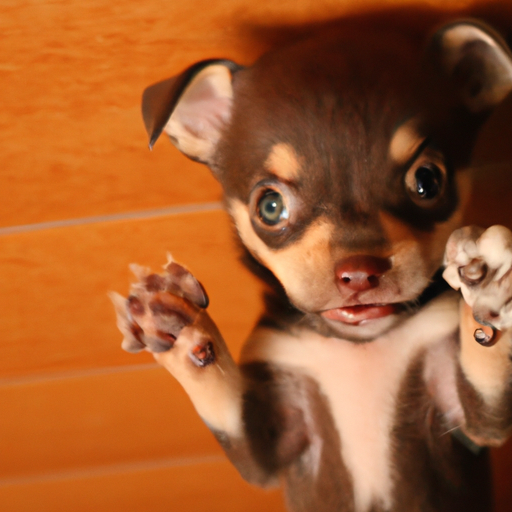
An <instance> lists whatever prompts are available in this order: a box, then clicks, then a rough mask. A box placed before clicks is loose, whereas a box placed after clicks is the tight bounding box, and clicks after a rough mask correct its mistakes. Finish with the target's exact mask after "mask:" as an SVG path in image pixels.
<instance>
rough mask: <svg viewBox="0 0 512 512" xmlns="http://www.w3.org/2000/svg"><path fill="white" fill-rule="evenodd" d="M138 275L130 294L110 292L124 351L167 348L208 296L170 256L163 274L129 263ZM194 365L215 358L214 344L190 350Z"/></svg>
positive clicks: (193, 320)
mask: <svg viewBox="0 0 512 512" xmlns="http://www.w3.org/2000/svg"><path fill="white" fill-rule="evenodd" d="M130 269H131V270H132V272H133V273H134V274H135V276H136V277H137V282H136V283H134V284H132V286H131V289H130V292H131V293H130V296H129V297H128V298H127V299H125V298H124V297H123V296H121V295H119V294H118V293H110V294H109V295H110V298H111V300H112V302H113V304H114V308H115V310H116V316H117V325H118V327H119V330H120V331H121V332H122V333H123V335H124V340H123V342H122V345H121V346H122V348H123V349H124V350H126V351H127V352H132V353H136V352H140V351H141V350H147V351H149V352H152V353H161V352H167V351H168V350H170V349H172V348H173V347H174V344H175V342H176V339H177V338H178V336H179V335H180V333H181V331H182V330H183V328H185V327H186V326H188V325H192V324H193V323H194V322H195V319H196V318H197V316H198V314H199V312H200V310H201V309H204V308H206V306H207V305H208V296H207V295H206V292H205V291H204V289H203V287H202V286H201V284H200V283H199V281H197V280H196V278H195V277H194V276H193V275H192V274H191V273H190V272H189V271H188V270H186V269H185V268H184V267H182V266H181V265H179V264H178V263H175V262H173V261H172V258H171V257H170V256H169V260H168V262H167V264H166V265H165V267H164V269H165V272H164V273H163V274H155V273H152V272H151V270H150V269H149V268H147V267H142V266H140V265H136V264H132V265H130ZM193 356H194V357H193V361H194V362H195V364H196V365H197V366H206V365H208V364H211V362H213V361H214V360H215V354H214V352H213V346H212V347H209V346H207V345H205V346H204V347H203V348H202V349H201V350H199V349H198V351H197V353H194V354H193Z"/></svg>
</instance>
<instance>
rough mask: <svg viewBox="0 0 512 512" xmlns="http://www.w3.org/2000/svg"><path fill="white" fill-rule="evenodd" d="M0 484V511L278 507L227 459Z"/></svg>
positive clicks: (251, 510)
mask: <svg viewBox="0 0 512 512" xmlns="http://www.w3.org/2000/svg"><path fill="white" fill-rule="evenodd" d="M148 466H149V469H148V468H144V467H141V468H139V469H132V470H126V469H123V468H110V470H109V468H106V469H105V470H104V471H98V472H97V473H94V472H91V473H90V474H86V475H69V476H68V478H66V477H61V478H54V479H52V478H48V479H47V480H41V481H34V482H28V483H20V484H16V485H8V486H1V485H0V504H1V507H2V512H34V511H37V512H68V511H70V510H72V511H73V512H91V511H103V510H104V511H108V512H141V511H146V510H150V511H151V512H169V511H172V512H190V511H193V512H261V511H262V510H266V511H268V512H271V511H272V512H284V511H285V507H284V505H283V499H282V497H281V495H280V494H279V492H278V491H275V490H273V491H265V490H262V489H258V488H255V487H252V486H250V485H249V484H247V483H246V482H244V481H243V480H242V479H241V478H240V476H239V475H238V474H237V473H236V471H235V470H234V469H233V467H232V466H231V465H230V464H229V462H227V461H222V462H220V461H208V459H206V461H205V462H202V463H196V464H189V465H177V466H175V467H172V466H171V467H163V468H159V467H158V465H156V466H157V467H156V468H154V469H151V464H148Z"/></svg>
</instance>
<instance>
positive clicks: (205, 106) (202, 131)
mask: <svg viewBox="0 0 512 512" xmlns="http://www.w3.org/2000/svg"><path fill="white" fill-rule="evenodd" d="M222 93H223V91H219V90H218V89H217V88H216V87H215V82H214V81H212V80H211V79H210V77H205V79H203V80H200V81H198V82H196V83H195V84H192V85H191V87H190V88H189V89H188V90H187V91H186V92H185V94H184V95H183V97H182V99H181V101H180V102H179V103H178V105H177V107H176V109H175V111H174V113H173V115H172V117H171V120H172V121H173V122H174V123H177V124H178V127H179V126H181V128H182V129H183V130H185V131H186V132H188V135H189V136H191V137H193V138H197V139H200V140H203V141H209V142H211V143H212V144H215V143H216V142H217V141H218V139H219V137H220V131H221V129H222V127H223V126H224V124H225V123H227V122H228V121H229V119H230V116H231V103H232V100H231V98H230V97H227V96H226V95H223V94H222ZM170 131H171V133H169V134H170V135H171V136H176V138H177V139H178V141H179V139H180V134H179V133H176V134H174V133H172V132H173V131H174V130H173V127H172V126H171V128H170ZM177 131H179V128H178V129H177Z"/></svg>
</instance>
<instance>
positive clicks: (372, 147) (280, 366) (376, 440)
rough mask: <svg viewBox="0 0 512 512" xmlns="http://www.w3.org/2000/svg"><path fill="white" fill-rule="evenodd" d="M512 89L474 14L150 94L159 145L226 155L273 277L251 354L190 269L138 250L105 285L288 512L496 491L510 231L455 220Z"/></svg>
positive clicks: (237, 200) (197, 73) (239, 205)
mask: <svg viewBox="0 0 512 512" xmlns="http://www.w3.org/2000/svg"><path fill="white" fill-rule="evenodd" d="M511 89H512V56H511V53H510V51H509V49H508V47H507V46H506V44H505V43H504V41H503V40H502V39H501V38H500V37H499V36H498V35H497V34H496V33H494V32H493V30H491V29H490V28H488V27H487V26H485V25H483V24H480V23H479V22H476V21H460V22H455V23H450V24H447V25H444V26H442V27H441V28H440V29H438V30H437V31H436V32H435V33H433V34H432V35H430V36H429V37H427V36H425V39H424V40H423V41H422V42H418V40H417V39H414V38H411V37H408V36H406V35H400V34H397V33H396V32H390V31H386V30H384V29H382V30H377V29H375V27H373V28H372V30H371V31H368V33H361V32H360V31H359V30H357V31H356V30H351V29H349V28H347V27H345V28H344V29H343V30H340V29H338V28H336V27H334V26H333V27H331V29H329V30H327V31H322V33H321V34H317V35H314V36H311V37H309V38H306V39H305V40H302V41H299V42H296V43H294V44H291V45H288V46H285V47H284V48H282V49H279V50H274V51H272V52H270V53H268V54H266V55H264V56H263V57H262V58H260V59H259V60H258V61H257V62H256V63H255V64H254V65H253V66H252V67H242V66H239V65H237V64H235V63H234V62H231V61H228V60H207V61H203V62H199V63H197V64H195V65H193V66H192V67H190V68H189V69H187V70H186V71H184V72H183V73H182V74H181V75H179V76H177V77H174V78H171V79H169V80H165V81H163V82H160V83H157V84H155V85H153V86H151V87H149V88H148V89H146V91H145V92H144V96H143V106H142V108H143V116H144V121H145V125H146V128H147V131H148V133H149V137H150V145H151V146H152V145H153V144H154V143H155V142H156V140H157V139H158V137H159V136H160V135H161V133H162V132H165V133H167V134H168V135H169V137H170V139H171V141H172V142H173V144H174V145H175V146H176V147H177V148H178V149H179V150H180V151H182V152H183V153H184V154H185V155H187V156H188V157H190V158H192V159H194V160H197V161H199V162H202V163H204V164H206V165H207V166H208V167H209V168H210V169H211V170H212V172H213V173H214V175H215V177H216V178H217V179H218V180H219V182H220V183H221V184H222V187H223V190H224V193H225V204H226V208H227V210H228V212H229V213H230V215H231V217H232V219H233V222H234V225H235V227H236V231H237V233H238V235H239V238H240V240H241V242H242V245H243V248H244V250H245V251H246V253H247V257H246V258H245V259H246V260H247V261H248V263H249V265H250V266H251V268H252V269H253V270H254V271H255V272H257V273H258V275H260V276H262V277H263V278H264V279H265V280H266V281H267V282H268V283H269V284H270V285H271V289H272V293H271V294H269V296H268V297H267V309H266V312H265V314H264V315H263V316H262V318H261V320H260V322H259V324H258V325H257V326H256V328H255V330H254V332H253V333H252V335H251V336H250V338H249V340H248V341H247V344H246V345H245V348H244V350H243V353H242V356H241V361H240V362H239V363H238V364H237V363H235V362H234V361H233V359H232V357H231V355H230V353H229V350H228V348H227V347H226V345H225V343H224V341H223V339H222V336H221V334H220V333H219V332H218V330H217V328H216V326H215V324H214V322H213V321H212V320H211V319H210V317H209V316H208V313H207V312H206V308H207V305H208V298H207V295H206V292H205V291H204V289H203V288H202V286H201V285H200V283H199V282H198V281H197V280H196V279H195V278H194V277H193V276H192V274H191V273H189V272H188V271H187V270H186V269H185V268H184V267H182V266H181V265H179V264H177V263H175V262H173V261H169V262H168V264H167V266H166V267H165V273H163V274H153V273H151V272H150V271H149V270H148V269H145V268H142V267H137V266H134V267H133V270H134V272H135V274H136V276H137V283H136V284H134V285H133V286H132V289H131V293H130V296H129V297H128V298H127V299H125V298H124V297H122V296H120V295H117V294H114V295H113V296H112V298H113V301H114V304H115V308H116V312H117V317H118V326H119V328H120V330H121V331H122V333H123V335H124V341H123V348H124V349H125V350H128V351H130V352H137V351H139V350H143V349H145V350H149V351H151V352H153V353H154V356H155V358H156V360H157V361H158V362H159V363H160V364H162V365H163V366H164V367H165V368H167V369H168V370H169V372H170V373H171V374H173V375H174V376H175V377H176V378H177V379H178V381H179V382H180V383H181V384H182V386H183V387H184V389H185V390H186V392H187V393H188V394H189V395H190V398H191V400H192V402H193V403H194V406H195V407H196V409H197V411H198V413H199V414H200V415H201V417H202V418H203V420H204V421H205V422H206V424H207V425H208V427H209V428H210V429H211V431H212V432H213V433H214V435H215V436H216V438H217V439H218V440H219V442H220V444H221V445H222V447H223V448H224V450H225V452H226V454H227V456H228V457H229V458H230V460H231V461H232V462H233V464H234V465H235V466H236V467H237V468H238V470H239V471H240V473H241V474H242V476H243V477H244V478H245V479H247V480H248V481H250V482H254V483H256V484H258V485H270V484H273V483H275V482H276V481H278V480H279V481H280V482H282V483H283V486H284V489H285V493H286V499H287V504H288V507H289V509H290V510H291V511H294V512H306V511H308V512H309V511H315V512H320V511H321V512H334V511H336V512H349V511H350V512H370V511H371V512H384V511H393V512H411V511H420V510H421V511H436V512H440V511H450V512H453V511H458V510H464V511H489V510H490V509H491V487H490V477H489V467H488V454H487V451H486V450H485V449H482V447H486V446H495V445H499V444H500V443H502V442H503V441H504V440H505V439H506V437H507V435H508V433H509V431H510V428H511V426H512V407H511V404H512V401H511V398H512V386H511V378H512V363H511V359H510V353H511V347H510V345H511V337H512V334H511V332H512V331H511V329H510V328H511V327H512V301H511V299H512V273H511V265H512V234H511V232H510V231H508V230H507V229H506V228H504V227H500V226H493V227H491V228H489V229H488V230H486V231H484V230H481V229H479V228H461V226H463V222H464V211H465V207H466V205H467V202H468V197H469V191H470V184H471V168H470V167H471V166H470V163H471V150H472V147H473V143H474V140H475V137H476V136H477V134H478V132H479V130H480V127H481V126H482V123H483V122H484V120H485V119H486V117H487V116H488V115H489V114H490V113H491V112H492V110H493V109H494V108H495V107H496V106H497V105H499V104H500V102H502V100H503V99H504V98H505V97H506V96H507V95H508V93H509V92H510V90H511ZM450 235H451V236H450ZM443 265H444V276H445V278H446V281H447V282H448V283H449V284H450V285H451V287H452V288H454V289H455V290H461V292H462V297H463V299H461V295H460V293H459V292H458V291H454V290H452V289H450V288H449V287H448V286H447V285H446V282H445V281H444V280H443V279H442V272H443Z"/></svg>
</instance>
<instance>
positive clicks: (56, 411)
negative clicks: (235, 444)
mask: <svg viewBox="0 0 512 512" xmlns="http://www.w3.org/2000/svg"><path fill="white" fill-rule="evenodd" d="M0 403H1V404H2V421H1V422H0V453H1V454H2V455H1V457H0V483H1V479H5V478H9V479H13V478H15V479H17V478H22V477H37V476H38V475H39V476H40V475H45V474H49V473H62V472H66V471H78V470H86V469H88V468H91V467H96V466H102V465H112V464H128V463H137V462H143V461H146V460H149V459H166V458H167V459H171V458H172V459H177V458H178V459H179V458H181V459H183V458H191V457H200V456H204V455H208V454H209V455H212V454H216V455H219V456H221V449H220V447H219V446H218V445H217V442H216V441H215V439H214V437H213V435H212V434H211V433H210V432H209V430H208V429H207V427H206V426H205V425H204V424H203V422H202V421H201V419H200V418H199V416H198V415H197V413H196V412H195V410H194V408H193V406H192V404H191V403H190V401H189V399H188V396H187V395H186V394H185V392H184V391H183V389H182V388H181V387H180V385H179V384H178V383H177V382H176V381H175V380H174V379H173V377H172V376H171V375H169V373H167V372H166V371H165V370H163V369H161V368H159V367H158V368H152V367H148V368H146V369H144V368H142V369H140V370H138V371H135V370H134V371H127V372H120V373H107V374H100V375H91V376H82V377H71V378H67V379H57V380H53V379H50V380H47V381H38V382H34V383H27V384H20V385H13V386H2V387H0ZM0 503H1V501H0ZM0 509H1V506H0Z"/></svg>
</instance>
